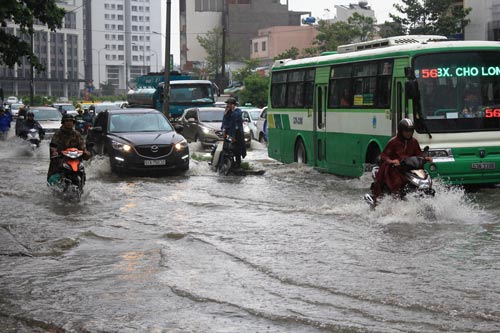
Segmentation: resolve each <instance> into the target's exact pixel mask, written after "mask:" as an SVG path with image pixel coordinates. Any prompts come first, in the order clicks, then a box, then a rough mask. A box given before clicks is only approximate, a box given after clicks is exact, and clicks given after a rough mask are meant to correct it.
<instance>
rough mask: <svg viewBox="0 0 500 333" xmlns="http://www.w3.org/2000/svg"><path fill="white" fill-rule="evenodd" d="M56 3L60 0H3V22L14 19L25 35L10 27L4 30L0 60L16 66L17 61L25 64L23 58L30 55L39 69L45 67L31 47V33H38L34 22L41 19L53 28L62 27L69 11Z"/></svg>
mask: <svg viewBox="0 0 500 333" xmlns="http://www.w3.org/2000/svg"><path fill="white" fill-rule="evenodd" d="M56 3H57V1H56V0H38V1H26V0H25V1H18V0H2V4H1V5H0V25H1V26H6V25H7V22H8V21H11V22H14V23H15V24H17V25H18V26H19V29H20V31H21V32H22V33H23V35H24V36H15V35H12V34H9V33H7V32H6V30H3V29H1V30H0V63H2V64H5V65H7V66H9V67H14V65H15V64H16V63H17V64H19V65H21V64H22V62H21V60H22V58H23V57H27V58H28V60H29V61H30V63H31V64H32V65H33V66H35V68H36V69H37V70H38V71H43V70H45V68H44V66H43V65H42V64H41V63H40V61H39V59H38V57H37V56H36V55H35V54H34V53H33V52H32V50H31V45H30V37H29V36H30V35H31V34H33V33H34V29H33V23H34V22H35V21H37V20H38V21H40V22H42V23H43V24H46V25H47V27H48V28H49V29H50V30H51V31H56V29H59V28H61V27H62V22H63V18H64V15H65V13H66V11H65V10H64V9H63V8H60V7H58V6H57V4H56ZM23 37H24V38H23Z"/></svg>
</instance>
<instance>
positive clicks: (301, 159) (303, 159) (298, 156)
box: [295, 140, 307, 164]
mask: <svg viewBox="0 0 500 333" xmlns="http://www.w3.org/2000/svg"><path fill="white" fill-rule="evenodd" d="M295 162H297V163H299V164H306V163H307V155H306V148H305V147H304V143H303V142H302V140H298V141H297V143H296V144H295Z"/></svg>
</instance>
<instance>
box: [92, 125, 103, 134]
mask: <svg viewBox="0 0 500 333" xmlns="http://www.w3.org/2000/svg"><path fill="white" fill-rule="evenodd" d="M91 131H92V132H96V133H102V127H101V126H95V127H92V129H91Z"/></svg>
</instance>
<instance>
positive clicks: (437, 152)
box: [268, 36, 500, 184]
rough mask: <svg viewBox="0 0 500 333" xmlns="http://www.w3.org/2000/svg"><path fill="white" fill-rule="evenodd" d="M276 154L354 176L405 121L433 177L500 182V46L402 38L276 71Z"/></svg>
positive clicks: (271, 114)
mask: <svg viewBox="0 0 500 333" xmlns="http://www.w3.org/2000/svg"><path fill="white" fill-rule="evenodd" d="M269 91H270V95H269V103H268V140H269V146H268V151H269V156H270V157H272V158H274V159H276V160H278V161H281V162H284V163H293V162H299V163H306V164H308V165H310V166H314V167H316V168H318V169H320V170H323V171H326V172H329V173H333V174H337V175H341V176H349V177H359V176H361V175H362V174H363V173H364V172H365V170H367V168H368V167H370V166H372V165H373V164H374V163H375V162H376V159H377V157H378V156H379V155H380V153H381V151H382V150H383V148H384V147H385V145H386V143H387V141H388V140H389V139H390V138H391V137H392V136H394V135H395V134H396V128H397V123H398V122H399V120H401V119H402V118H411V119H413V120H414V122H415V126H416V131H415V137H416V138H417V139H418V140H419V142H420V144H421V146H422V147H425V146H429V147H430V152H431V155H432V156H433V159H434V162H435V164H434V166H432V167H431V168H430V170H429V171H430V172H431V175H432V176H434V177H441V178H442V179H444V180H445V181H447V182H449V183H451V184H486V183H500V169H499V168H500V43H499V42H486V41H451V40H447V39H446V38H445V37H441V36H400V37H392V38H386V39H380V40H375V41H370V42H363V43H359V44H350V45H345V46H341V47H339V49H338V52H330V53H325V54H323V55H321V56H317V57H313V58H307V59H298V60H279V61H276V62H275V64H274V65H273V68H272V71H271V80H270V90H269Z"/></svg>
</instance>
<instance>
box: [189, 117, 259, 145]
mask: <svg viewBox="0 0 500 333" xmlns="http://www.w3.org/2000/svg"><path fill="white" fill-rule="evenodd" d="M222 118H224V108H218V107H199V108H190V109H186V110H184V113H183V114H182V117H181V119H180V123H181V124H182V127H183V131H182V134H183V135H184V137H185V138H186V139H187V140H188V141H189V142H197V141H200V143H201V145H202V146H203V147H204V148H208V147H210V146H212V145H213V144H214V143H215V142H217V141H219V140H221V139H222V131H221V126H222ZM243 131H244V136H245V144H246V146H247V147H250V142H251V140H252V134H251V133H250V128H249V127H248V125H246V124H244V125H243Z"/></svg>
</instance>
